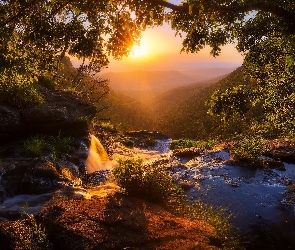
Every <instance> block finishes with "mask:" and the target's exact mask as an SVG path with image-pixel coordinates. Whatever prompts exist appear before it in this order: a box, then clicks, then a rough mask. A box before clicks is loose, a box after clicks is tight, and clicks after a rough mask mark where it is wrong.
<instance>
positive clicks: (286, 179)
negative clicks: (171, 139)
mask: <svg viewBox="0 0 295 250" xmlns="http://www.w3.org/2000/svg"><path fill="white" fill-rule="evenodd" d="M228 159H229V155H228V154H227V153H226V152H224V151H217V152H211V153H206V154H204V155H202V156H200V157H197V158H195V159H193V160H188V159H181V160H182V162H183V163H185V165H187V167H188V169H181V170H180V171H174V173H173V174H174V176H175V175H178V178H181V179H186V180H189V181H193V182H194V183H195V186H194V187H193V188H191V189H189V190H188V191H186V194H187V195H188V196H189V197H191V198H192V200H198V199H200V200H201V201H203V202H205V203H207V204H212V205H214V206H216V207H220V206H222V207H226V208H227V210H226V211H227V213H228V214H230V215H231V217H230V222H231V223H232V225H233V226H234V227H235V228H236V229H235V231H236V233H237V234H238V235H240V236H241V237H242V242H243V246H244V247H245V248H246V249H295V206H294V205H291V204H289V203H288V202H287V200H286V196H285V194H286V187H287V185H288V184H290V183H294V182H295V165H294V164H287V163H285V164H284V165H285V168H286V171H279V170H274V169H259V168H253V167H247V166H233V165H227V164H226V162H227V160H228ZM178 170H179V169H178Z"/></svg>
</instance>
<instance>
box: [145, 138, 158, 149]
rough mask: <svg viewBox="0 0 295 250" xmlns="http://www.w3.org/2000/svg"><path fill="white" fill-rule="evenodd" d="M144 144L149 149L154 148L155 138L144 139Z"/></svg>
mask: <svg viewBox="0 0 295 250" xmlns="http://www.w3.org/2000/svg"><path fill="white" fill-rule="evenodd" d="M143 143H144V145H146V146H148V147H153V146H155V145H156V140H155V138H151V137H147V138H144V139H143Z"/></svg>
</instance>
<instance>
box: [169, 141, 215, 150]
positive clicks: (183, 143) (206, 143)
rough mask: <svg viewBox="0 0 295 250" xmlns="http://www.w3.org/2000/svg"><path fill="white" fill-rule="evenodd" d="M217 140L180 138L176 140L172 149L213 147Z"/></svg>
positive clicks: (171, 146)
mask: <svg viewBox="0 0 295 250" xmlns="http://www.w3.org/2000/svg"><path fill="white" fill-rule="evenodd" d="M216 144H217V142H216V141H215V140H209V141H194V140H189V139H179V140H174V141H173V142H172V143H171V145H170V149H182V148H191V147H196V148H200V149H212V148H213V147H214V146H215V145H216Z"/></svg>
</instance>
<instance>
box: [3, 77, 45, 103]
mask: <svg viewBox="0 0 295 250" xmlns="http://www.w3.org/2000/svg"><path fill="white" fill-rule="evenodd" d="M0 100H1V102H2V103H6V104H8V105H10V106H14V107H17V108H22V107H26V106H29V105H32V104H37V103H42V102H43V101H44V100H43V97H42V95H41V94H40V93H39V91H38V88H37V86H36V85H33V84H24V83H10V82H9V83H8V82H6V83H1V82H0Z"/></svg>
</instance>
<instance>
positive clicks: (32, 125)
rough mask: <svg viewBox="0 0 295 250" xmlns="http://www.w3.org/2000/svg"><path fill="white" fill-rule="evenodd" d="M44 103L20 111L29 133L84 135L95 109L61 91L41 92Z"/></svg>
mask: <svg viewBox="0 0 295 250" xmlns="http://www.w3.org/2000/svg"><path fill="white" fill-rule="evenodd" d="M43 92H44V95H45V102H44V103H43V104H39V105H34V106H31V107H28V108H25V109H23V110H21V112H20V113H21V116H22V118H23V121H24V123H25V125H26V127H27V129H28V131H29V132H30V133H45V134H52V133H58V132H59V131H62V132H63V133H64V134H67V135H81V134H83V135H85V134H86V132H87V129H88V127H89V122H90V121H91V120H92V119H93V117H94V116H95V114H96V107H95V106H93V105H90V104H88V103H85V102H84V101H83V100H81V99H79V98H78V97H76V96H74V95H72V94H71V93H66V92H62V91H49V90H46V91H43Z"/></svg>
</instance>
